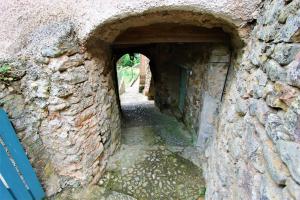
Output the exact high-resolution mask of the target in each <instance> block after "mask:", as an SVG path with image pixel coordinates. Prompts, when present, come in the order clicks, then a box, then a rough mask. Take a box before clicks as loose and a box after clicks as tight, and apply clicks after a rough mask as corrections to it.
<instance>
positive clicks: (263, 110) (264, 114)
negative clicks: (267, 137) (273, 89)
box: [253, 99, 274, 124]
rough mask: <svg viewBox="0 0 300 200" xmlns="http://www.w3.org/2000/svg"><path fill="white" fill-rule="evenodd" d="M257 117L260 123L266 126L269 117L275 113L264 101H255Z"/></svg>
mask: <svg viewBox="0 0 300 200" xmlns="http://www.w3.org/2000/svg"><path fill="white" fill-rule="evenodd" d="M253 106H254V109H255V111H254V112H255V116H256V117H257V119H258V120H259V122H260V123H262V124H265V123H266V120H267V118H268V116H269V115H270V114H271V113H272V112H274V111H273V110H272V109H271V108H270V107H269V106H268V105H267V104H266V102H265V101H263V100H261V99H260V100H257V101H253Z"/></svg>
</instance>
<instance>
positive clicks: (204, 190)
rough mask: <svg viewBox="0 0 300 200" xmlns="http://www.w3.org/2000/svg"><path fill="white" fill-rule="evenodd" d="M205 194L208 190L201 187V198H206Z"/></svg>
mask: <svg viewBox="0 0 300 200" xmlns="http://www.w3.org/2000/svg"><path fill="white" fill-rule="evenodd" d="M205 192H206V188H205V187H201V188H200V190H199V196H200V197H204V196H205Z"/></svg>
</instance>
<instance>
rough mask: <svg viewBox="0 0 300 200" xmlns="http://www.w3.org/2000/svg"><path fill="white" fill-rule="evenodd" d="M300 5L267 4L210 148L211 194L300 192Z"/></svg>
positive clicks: (284, 195)
mask: <svg viewBox="0 0 300 200" xmlns="http://www.w3.org/2000/svg"><path fill="white" fill-rule="evenodd" d="M299 8H300V2H299V1H281V0H273V1H266V2H265V3H264V5H263V7H262V10H261V15H260V17H259V18H258V19H257V24H256V26H255V28H254V29H253V31H252V33H251V36H250V40H249V42H248V44H247V46H246V47H245V49H244V52H245V53H244V54H243V55H242V58H241V64H240V65H238V66H235V73H234V74H235V78H233V79H232V81H231V84H230V86H229V87H228V88H227V92H226V98H225V100H224V103H223V105H222V109H221V114H220V122H219V125H218V130H217V134H216V135H214V137H213V139H212V142H211V145H210V147H209V148H208V149H207V150H206V156H207V158H208V162H207V163H206V164H205V169H204V174H205V178H206V181H207V193H206V197H207V198H208V199H272V200H276V199H278V200H279V199H300V193H299V191H300V182H299V181H300V180H299V177H300V173H299V172H300V171H299V170H300V168H299V166H300V143H299V142H300V141H299V122H300V117H299V116H300V115H299V114H300V95H299V80H300V76H299V74H300V60H299V55H300V54H299V53H298V52H299V51H300V46H299V42H300V40H299V27H300V10H299ZM297 53H298V55H297V56H296V54H297Z"/></svg>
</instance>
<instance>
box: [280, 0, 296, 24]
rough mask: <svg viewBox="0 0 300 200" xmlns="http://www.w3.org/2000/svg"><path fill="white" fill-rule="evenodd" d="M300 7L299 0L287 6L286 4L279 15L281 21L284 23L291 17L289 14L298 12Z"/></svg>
mask: <svg viewBox="0 0 300 200" xmlns="http://www.w3.org/2000/svg"><path fill="white" fill-rule="evenodd" d="M299 8H300V2H299V1H292V2H291V3H289V4H288V5H287V6H285V7H284V8H283V9H282V10H281V12H280V15H279V17H278V21H279V23H282V24H284V23H285V22H286V20H287V18H288V17H289V15H293V14H296V12H297V10H298V9H299Z"/></svg>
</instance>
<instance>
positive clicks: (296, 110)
mask: <svg viewBox="0 0 300 200" xmlns="http://www.w3.org/2000/svg"><path fill="white" fill-rule="evenodd" d="M284 120H285V126H286V128H287V129H288V132H289V133H290V136H291V137H292V139H293V140H294V141H296V142H300V97H298V98H297V99H296V100H295V101H294V102H293V103H292V105H291V107H290V108H289V110H288V111H287V112H286V114H285V116H284Z"/></svg>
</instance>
